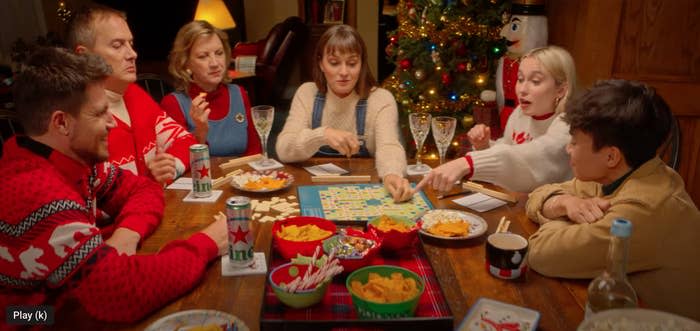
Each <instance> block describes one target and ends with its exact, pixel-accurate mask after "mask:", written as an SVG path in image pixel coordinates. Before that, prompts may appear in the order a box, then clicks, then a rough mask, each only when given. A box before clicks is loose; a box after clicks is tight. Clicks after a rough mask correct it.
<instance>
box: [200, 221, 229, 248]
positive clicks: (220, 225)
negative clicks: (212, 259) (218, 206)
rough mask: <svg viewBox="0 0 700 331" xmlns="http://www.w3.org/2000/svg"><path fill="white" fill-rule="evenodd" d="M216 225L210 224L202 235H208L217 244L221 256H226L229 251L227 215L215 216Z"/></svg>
mask: <svg viewBox="0 0 700 331" xmlns="http://www.w3.org/2000/svg"><path fill="white" fill-rule="evenodd" d="M214 219H215V221H214V223H211V224H209V225H208V226H207V227H206V228H204V229H203V230H202V233H204V234H205V235H207V237H209V238H211V240H213V241H214V242H215V243H216V247H218V248H219V255H224V254H226V252H227V251H228V228H227V225H226V215H224V214H222V213H221V212H219V214H217V215H214Z"/></svg>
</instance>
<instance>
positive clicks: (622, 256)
mask: <svg viewBox="0 0 700 331" xmlns="http://www.w3.org/2000/svg"><path fill="white" fill-rule="evenodd" d="M631 233H632V222H630V221H628V220H625V219H616V220H615V221H613V224H612V227H611V228H610V246H609V247H608V266H607V268H606V269H605V271H604V272H603V274H602V275H600V276H598V277H596V278H595V279H593V281H592V282H591V284H590V285H589V286H588V301H586V318H588V317H590V316H591V315H593V314H595V313H597V312H599V311H603V310H606V309H615V308H634V307H637V293H635V291H634V288H632V285H631V284H630V282H629V280H627V273H626V266H627V252H628V248H629V237H630V234H631Z"/></svg>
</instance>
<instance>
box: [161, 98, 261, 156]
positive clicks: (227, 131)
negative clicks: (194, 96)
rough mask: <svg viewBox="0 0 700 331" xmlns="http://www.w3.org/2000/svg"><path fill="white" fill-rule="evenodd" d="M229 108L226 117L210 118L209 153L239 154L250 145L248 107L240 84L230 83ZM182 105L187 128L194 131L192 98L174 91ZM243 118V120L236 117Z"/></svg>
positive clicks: (216, 154)
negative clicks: (191, 110) (191, 113)
mask: <svg viewBox="0 0 700 331" xmlns="http://www.w3.org/2000/svg"><path fill="white" fill-rule="evenodd" d="M227 89H228V95H229V109H228V113H227V114H226V116H224V118H222V119H218V120H211V119H210V120H209V132H208V133H207V143H208V144H209V154H210V155H212V156H238V155H243V153H245V151H246V148H247V147H248V124H249V123H248V118H247V116H246V108H245V104H244V103H243V95H242V94H241V89H240V88H239V87H238V85H234V84H228V85H227ZM174 95H175V98H176V99H177V102H178V103H179V105H180V110H181V111H182V113H183V115H184V117H185V121H186V122H187V130H188V131H190V132H193V131H194V120H193V119H192V117H191V116H190V112H189V110H190V107H191V106H192V100H191V99H190V97H189V95H187V94H185V93H183V92H175V93H174ZM237 117H238V118H240V119H243V120H242V121H239V120H237V119H236V118H237Z"/></svg>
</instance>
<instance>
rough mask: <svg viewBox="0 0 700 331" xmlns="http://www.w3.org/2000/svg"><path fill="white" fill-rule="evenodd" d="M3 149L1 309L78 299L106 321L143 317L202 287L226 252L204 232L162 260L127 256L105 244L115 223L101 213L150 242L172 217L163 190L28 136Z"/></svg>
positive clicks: (168, 250) (169, 248)
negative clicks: (100, 213) (204, 276)
mask: <svg viewBox="0 0 700 331" xmlns="http://www.w3.org/2000/svg"><path fill="white" fill-rule="evenodd" d="M4 150H5V151H4V155H3V158H2V159H0V173H1V174H2V176H1V177H0V196H1V197H2V199H0V309H1V310H2V311H5V307H7V306H8V305H26V304H31V305H36V304H50V305H60V304H61V302H62V301H63V300H64V299H66V298H67V297H72V298H77V300H78V301H79V302H80V303H81V304H82V305H83V306H84V308H85V310H86V311H87V312H88V313H89V314H90V315H92V316H93V317H95V318H97V319H100V320H104V321H119V322H131V321H136V320H139V319H141V318H143V317H144V316H146V315H147V314H148V313H150V312H152V311H154V310H155V309H158V308H160V307H161V306H163V305H164V304H166V303H167V302H169V301H171V300H173V299H174V298H176V297H178V296H180V295H181V294H183V293H185V292H186V291H188V290H190V289H191V288H192V287H193V286H195V284H197V282H198V281H199V279H200V278H201V276H202V274H203V273H204V271H205V267H206V264H207V262H208V261H210V260H211V259H213V258H214V257H216V256H217V247H216V244H215V243H214V242H213V240H211V239H210V238H209V237H207V236H206V235H204V234H201V233H199V234H195V235H193V236H192V237H190V238H189V239H188V240H179V241H173V242H171V243H169V244H168V245H166V246H165V247H164V248H163V249H161V251H160V252H159V253H157V254H150V255H133V256H127V255H119V254H117V252H116V250H114V249H113V248H111V247H109V246H107V245H105V244H104V242H103V235H102V233H101V228H103V227H104V226H105V225H107V224H101V223H104V221H102V220H96V217H95V215H96V214H97V207H99V209H100V210H104V211H105V212H107V213H108V214H109V215H115V217H114V218H113V219H112V220H111V222H114V223H116V226H119V227H125V228H129V229H132V230H134V231H136V232H138V233H139V234H141V237H142V238H145V237H146V236H148V235H149V234H150V233H152V232H153V230H154V229H155V228H156V226H157V225H158V224H159V222H160V219H161V218H162V216H163V207H164V201H163V193H162V190H161V188H160V187H159V186H158V184H156V183H155V182H153V181H150V180H148V179H146V178H145V177H141V176H134V175H132V174H131V173H129V172H128V171H122V170H121V169H119V168H117V167H114V166H112V165H110V164H108V163H100V164H98V165H96V166H93V167H91V168H90V167H86V166H84V165H82V164H80V163H78V162H76V161H75V160H73V159H71V158H69V157H67V156H65V155H64V154H61V153H59V152H56V151H54V150H52V149H51V148H50V147H48V146H46V145H43V144H41V143H39V142H36V141H34V140H31V139H29V138H27V137H23V136H20V137H17V138H12V139H11V140H10V141H8V142H7V143H6V144H5V146H4ZM96 204H97V205H99V206H96ZM108 222H109V221H108ZM56 317H57V318H60V315H56ZM0 324H2V323H0ZM0 329H2V327H0Z"/></svg>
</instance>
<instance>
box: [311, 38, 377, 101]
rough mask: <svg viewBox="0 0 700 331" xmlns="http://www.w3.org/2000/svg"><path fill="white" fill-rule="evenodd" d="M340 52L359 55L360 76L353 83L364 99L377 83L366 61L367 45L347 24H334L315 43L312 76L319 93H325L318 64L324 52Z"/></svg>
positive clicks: (324, 84)
mask: <svg viewBox="0 0 700 331" xmlns="http://www.w3.org/2000/svg"><path fill="white" fill-rule="evenodd" d="M335 52H340V53H356V54H358V55H359V56H360V59H361V60H362V64H361V67H360V76H359V77H358V79H357V85H355V92H357V94H359V95H360V98H362V99H366V98H367V97H368V96H369V92H370V90H371V89H372V88H373V87H375V86H376V85H377V81H376V80H375V79H374V76H372V72H370V70H369V64H368V63H367V46H365V42H364V41H363V40H362V37H361V36H360V34H359V33H357V31H356V30H355V29H353V28H352V27H351V26H349V25H344V24H342V25H334V26H332V27H330V28H329V29H328V30H326V32H324V33H323V35H321V38H320V39H319V40H318V43H317V44H316V51H315V52H314V58H315V59H316V63H315V65H314V67H313V77H314V82H315V83H316V87H317V88H318V90H319V91H320V92H321V93H324V94H325V93H327V92H328V91H327V82H326V77H325V76H324V75H323V72H322V71H321V68H319V65H320V63H321V61H322V60H323V56H324V55H326V54H333V53H335Z"/></svg>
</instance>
